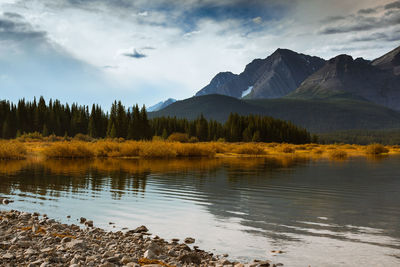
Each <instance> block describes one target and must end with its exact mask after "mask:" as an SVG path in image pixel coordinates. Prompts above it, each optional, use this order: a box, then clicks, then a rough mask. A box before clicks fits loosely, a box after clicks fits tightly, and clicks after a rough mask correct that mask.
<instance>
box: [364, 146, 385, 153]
mask: <svg viewBox="0 0 400 267" xmlns="http://www.w3.org/2000/svg"><path fill="white" fill-rule="evenodd" d="M388 152H389V150H388V149H387V148H386V147H384V146H383V145H381V144H371V145H368V146H367V147H366V149H365V153H367V154H369V155H380V154H384V153H388Z"/></svg>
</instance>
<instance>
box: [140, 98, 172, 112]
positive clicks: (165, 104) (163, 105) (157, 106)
mask: <svg viewBox="0 0 400 267" xmlns="http://www.w3.org/2000/svg"><path fill="white" fill-rule="evenodd" d="M175 102H176V99H173V98H168V99H167V100H165V101H161V102H158V103H157V104H155V105H154V106H151V107H148V108H147V111H149V112H153V111H158V110H161V109H163V108H166V107H168V106H169V105H171V104H172V103H175Z"/></svg>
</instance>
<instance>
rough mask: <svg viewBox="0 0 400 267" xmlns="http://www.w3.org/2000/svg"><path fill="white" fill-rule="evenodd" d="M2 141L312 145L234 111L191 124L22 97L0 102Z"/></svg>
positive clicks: (120, 108)
mask: <svg viewBox="0 0 400 267" xmlns="http://www.w3.org/2000/svg"><path fill="white" fill-rule="evenodd" d="M0 130H1V132H0V137H1V138H3V139H11V138H15V137H18V136H20V135H22V134H24V133H33V132H39V133H41V134H42V135H43V136H49V135H56V136H69V137H73V136H75V135H76V134H84V135H89V136H91V137H93V138H124V139H129V140H150V139H152V138H153V136H160V137H162V138H164V139H166V138H167V137H168V136H170V135H171V134H172V133H185V134H187V135H188V136H189V137H193V138H195V139H197V140H199V141H216V140H219V139H224V140H226V141H228V142H251V141H252V142H288V143H295V144H301V143H309V142H311V141H316V140H315V137H312V136H311V135H310V133H309V132H308V131H307V130H305V129H303V128H300V127H297V126H295V125H293V124H292V123H290V122H286V121H282V120H278V119H274V118H271V117H266V116H258V115H248V116H240V115H238V114H235V113H232V114H231V115H230V116H229V118H228V120H227V121H226V122H225V123H220V122H218V121H215V120H207V119H205V118H204V116H203V115H200V116H199V117H198V118H197V119H195V120H187V119H181V118H176V117H159V118H153V119H149V118H148V116H147V111H146V108H145V106H143V107H142V108H139V106H138V105H137V104H136V105H134V106H132V107H129V108H126V107H125V106H124V105H123V104H122V103H121V101H118V102H117V101H114V102H113V104H112V106H111V109H110V112H105V111H104V110H103V109H102V108H101V107H100V106H99V105H94V104H93V105H92V107H91V108H89V106H85V105H78V104H76V103H74V104H72V105H71V106H70V105H68V104H62V103H61V102H60V101H59V100H51V99H50V101H49V102H48V103H46V101H45V100H44V98H43V97H40V99H39V100H38V101H37V100H36V98H35V99H34V100H33V101H26V100H25V99H21V100H19V101H18V103H17V104H14V103H12V102H10V101H5V100H3V101H0Z"/></svg>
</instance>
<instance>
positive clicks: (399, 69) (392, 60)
mask: <svg viewBox="0 0 400 267" xmlns="http://www.w3.org/2000/svg"><path fill="white" fill-rule="evenodd" d="M371 64H372V65H374V66H376V67H378V68H380V69H383V70H387V71H392V72H393V74H395V75H400V46H399V47H397V48H395V49H393V50H392V51H390V52H389V53H387V54H385V55H383V56H381V57H379V58H377V59H375V60H374V61H372V63H371Z"/></svg>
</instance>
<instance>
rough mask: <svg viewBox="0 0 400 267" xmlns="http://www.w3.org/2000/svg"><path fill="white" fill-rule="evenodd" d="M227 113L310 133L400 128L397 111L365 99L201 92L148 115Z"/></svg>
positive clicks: (223, 115)
mask: <svg viewBox="0 0 400 267" xmlns="http://www.w3.org/2000/svg"><path fill="white" fill-rule="evenodd" d="M231 112H237V113H239V114H242V115H247V114H260V115H265V116H271V117H274V118H278V119H283V120H288V121H291V122H293V123H294V124H296V125H299V126H302V127H305V128H307V129H308V130H310V131H312V132H330V131H339V130H350V129H393V128H400V113H399V112H396V111H394V110H391V109H388V108H385V107H382V106H379V105H375V104H372V103H369V102H367V101H359V100H352V99H339V98H338V99H318V100H306V99H287V98H281V99H259V100H258V99H257V100H239V99H236V98H232V97H228V96H223V95H205V96H199V97H192V98H189V99H186V100H182V101H177V102H176V103H173V104H171V105H170V106H168V107H167V108H165V109H163V110H160V111H157V112H150V113H149V117H150V118H154V117H161V116H172V117H173V116H176V117H179V118H187V119H195V118H197V117H198V116H199V115H200V114H203V115H204V116H205V117H206V118H208V119H215V120H218V121H220V122H224V121H225V120H226V119H227V118H228V116H229V114H230V113H231Z"/></svg>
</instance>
